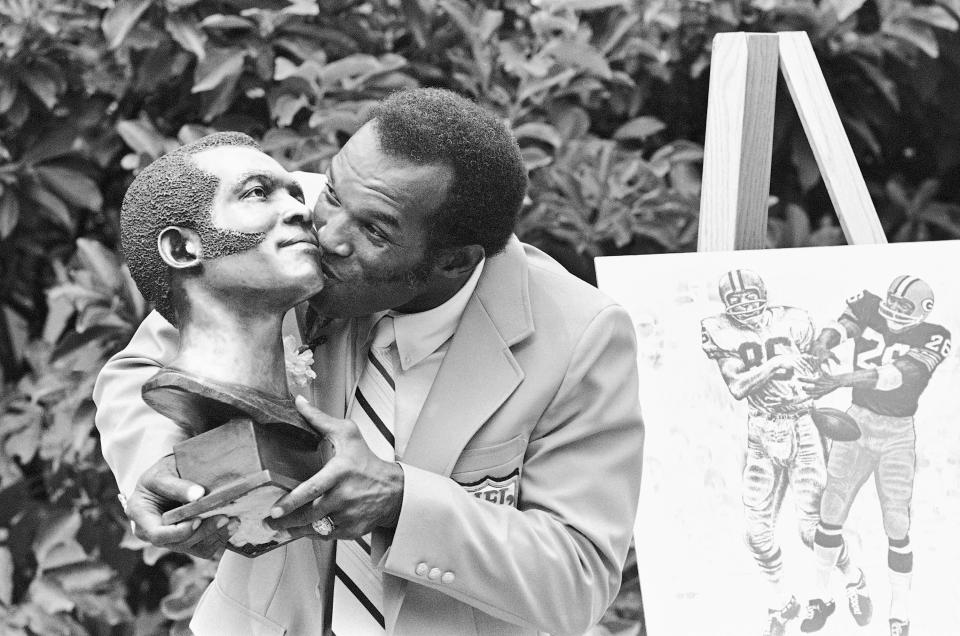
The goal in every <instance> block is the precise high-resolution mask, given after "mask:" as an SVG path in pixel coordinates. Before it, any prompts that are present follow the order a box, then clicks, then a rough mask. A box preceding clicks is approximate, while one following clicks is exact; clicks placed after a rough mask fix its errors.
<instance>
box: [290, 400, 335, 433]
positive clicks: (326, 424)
mask: <svg viewBox="0 0 960 636" xmlns="http://www.w3.org/2000/svg"><path fill="white" fill-rule="evenodd" d="M294 404H296V406H297V410H298V411H300V415H302V416H303V419H305V420H306V421H307V424H309V425H310V426H312V427H313V429H314V430H315V431H317V432H318V433H320V434H321V435H330V434H331V433H333V432H334V430H333V427H331V426H330V423H331V422H332V421H333V418H332V417H330V416H329V415H327V414H326V413H324V412H323V411H321V410H320V409H318V408H316V407H315V406H312V405H311V404H310V402H308V401H307V398H305V397H303V396H302V395H298V396H297V397H296V399H295V400H294Z"/></svg>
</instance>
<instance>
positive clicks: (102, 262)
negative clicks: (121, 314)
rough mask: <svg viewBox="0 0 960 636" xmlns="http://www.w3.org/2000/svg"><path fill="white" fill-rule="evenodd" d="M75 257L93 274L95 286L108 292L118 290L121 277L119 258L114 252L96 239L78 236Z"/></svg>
mask: <svg viewBox="0 0 960 636" xmlns="http://www.w3.org/2000/svg"><path fill="white" fill-rule="evenodd" d="M76 257H77V260H79V261H80V263H81V264H82V265H83V267H84V269H85V270H86V271H88V272H90V273H91V274H92V275H93V280H94V281H95V283H96V284H97V286H99V287H101V288H102V289H104V290H106V291H108V292H110V293H116V292H118V291H119V290H120V287H121V286H122V285H123V278H122V276H121V274H120V259H119V258H118V257H117V255H116V254H115V253H114V252H112V251H110V250H108V249H107V248H106V247H104V246H103V244H102V243H100V242H98V241H94V240H91V239H88V238H84V237H80V238H78V239H77V252H76Z"/></svg>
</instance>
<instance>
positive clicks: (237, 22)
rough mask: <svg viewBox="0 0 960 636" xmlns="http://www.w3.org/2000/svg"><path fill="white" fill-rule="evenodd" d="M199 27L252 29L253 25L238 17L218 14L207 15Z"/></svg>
mask: <svg viewBox="0 0 960 636" xmlns="http://www.w3.org/2000/svg"><path fill="white" fill-rule="evenodd" d="M200 26H201V27H203V28H204V29H252V28H254V26H255V25H254V23H253V22H252V21H250V20H247V19H246V18H241V17H240V16H238V15H221V14H219V13H217V14H214V15H208V16H207V17H205V18H204V19H203V20H201V21H200Z"/></svg>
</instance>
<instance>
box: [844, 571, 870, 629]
mask: <svg viewBox="0 0 960 636" xmlns="http://www.w3.org/2000/svg"><path fill="white" fill-rule="evenodd" d="M847 607H848V608H849V609H850V615H851V616H853V620H855V621H857V625H859V626H860V627H863V626H864V625H866V624H868V623H869V622H870V618H871V617H872V616H873V601H871V600H870V592H869V591H868V590H867V579H866V577H865V576H864V575H863V570H860V580H859V581H857V582H856V583H851V584H850V585H848V586H847Z"/></svg>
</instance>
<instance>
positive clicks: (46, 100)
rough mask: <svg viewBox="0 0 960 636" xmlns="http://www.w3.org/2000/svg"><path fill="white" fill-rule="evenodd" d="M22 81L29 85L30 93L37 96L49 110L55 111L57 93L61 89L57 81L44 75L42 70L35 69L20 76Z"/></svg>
mask: <svg viewBox="0 0 960 636" xmlns="http://www.w3.org/2000/svg"><path fill="white" fill-rule="evenodd" d="M20 80H21V81H22V82H23V83H24V84H26V85H27V88H28V89H30V92H31V93H33V94H34V95H36V96H37V99H39V100H40V101H41V102H42V103H43V105H44V106H45V107H46V108H47V110H51V109H53V107H54V106H56V105H57V93H58V89H59V88H60V86H59V84H58V82H57V80H56V79H55V78H53V77H50V76H49V75H48V74H46V73H44V72H43V71H42V70H40V69H37V68H33V69H30V71H28V72H26V73H24V74H23V75H21V76H20Z"/></svg>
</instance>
